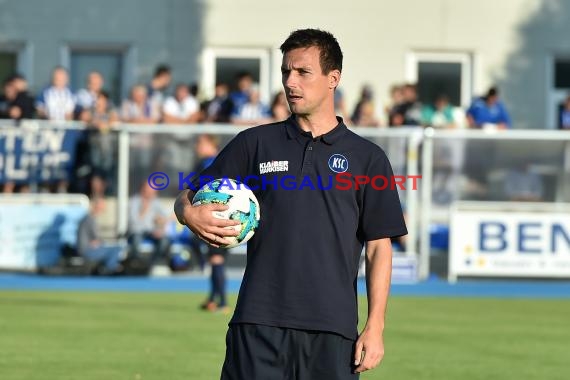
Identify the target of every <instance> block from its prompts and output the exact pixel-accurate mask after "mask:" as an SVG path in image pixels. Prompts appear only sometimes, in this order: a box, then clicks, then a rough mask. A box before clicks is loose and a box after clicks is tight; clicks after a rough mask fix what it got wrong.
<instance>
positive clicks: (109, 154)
mask: <svg viewBox="0 0 570 380" xmlns="http://www.w3.org/2000/svg"><path fill="white" fill-rule="evenodd" d="M83 114H84V115H85V116H84V118H85V120H86V122H87V125H88V131H89V156H90V159H89V162H90V165H91V169H92V173H91V180H90V187H91V196H92V197H103V196H104V195H105V193H106V190H107V188H108V187H109V184H111V183H113V179H114V174H115V163H116V161H117V160H116V156H117V141H116V138H115V135H113V134H112V133H111V126H112V125H113V124H114V123H116V122H117V121H119V115H118V114H117V111H116V110H115V109H114V108H113V106H112V104H111V101H110V99H109V94H108V93H107V92H106V91H100V92H99V94H98V95H97V100H96V101H95V104H93V108H92V110H91V111H90V112H87V111H83Z"/></svg>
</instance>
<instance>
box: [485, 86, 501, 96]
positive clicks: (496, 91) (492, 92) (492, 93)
mask: <svg viewBox="0 0 570 380" xmlns="http://www.w3.org/2000/svg"><path fill="white" fill-rule="evenodd" d="M493 96H499V89H498V88H497V87H491V88H490V89H489V91H487V94H486V95H485V98H487V99H489V98H491V97H493Z"/></svg>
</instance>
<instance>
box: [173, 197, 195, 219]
mask: <svg viewBox="0 0 570 380" xmlns="http://www.w3.org/2000/svg"><path fill="white" fill-rule="evenodd" d="M192 198H194V192H193V191H191V190H189V189H186V190H184V191H182V192H181V193H180V194H178V197H177V198H176V201H175V202H174V214H176V219H178V222H180V224H184V225H187V221H186V220H185V218H184V207H186V206H187V205H189V204H190V200H191V199H192Z"/></svg>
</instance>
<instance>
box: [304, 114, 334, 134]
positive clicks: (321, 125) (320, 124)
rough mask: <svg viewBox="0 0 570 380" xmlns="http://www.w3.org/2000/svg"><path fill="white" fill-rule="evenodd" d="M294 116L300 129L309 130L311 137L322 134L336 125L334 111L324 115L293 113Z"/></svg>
mask: <svg viewBox="0 0 570 380" xmlns="http://www.w3.org/2000/svg"><path fill="white" fill-rule="evenodd" d="M295 118H296V119H297V123H299V126H300V127H301V129H302V130H304V131H307V132H311V134H312V135H313V137H317V136H322V135H324V134H326V133H328V132H330V131H332V130H333V129H334V128H335V127H336V126H337V125H338V120H337V118H336V115H335V114H334V112H332V113H327V114H326V115H295Z"/></svg>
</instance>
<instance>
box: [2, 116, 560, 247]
mask: <svg viewBox="0 0 570 380" xmlns="http://www.w3.org/2000/svg"><path fill="white" fill-rule="evenodd" d="M352 129H353V130H354V131H355V132H356V133H358V134H360V135H362V136H363V137H365V138H368V139H370V140H371V141H373V142H375V143H376V144H378V145H380V146H381V147H382V148H383V149H384V150H385V151H386V153H387V154H388V156H389V158H390V160H391V162H392V165H393V169H394V173H395V174H396V175H403V176H409V175H416V174H419V175H421V176H422V178H421V180H420V181H418V187H417V188H416V189H411V188H410V187H408V188H406V189H405V190H404V189H402V188H400V189H399V193H400V196H401V201H402V205H403V207H404V210H405V213H406V217H407V223H408V226H409V230H410V235H409V236H408V238H407V240H406V241H405V242H404V244H403V247H404V249H405V251H406V252H407V254H408V255H411V256H413V255H416V254H418V253H420V254H421V256H422V257H424V258H425V257H429V254H430V247H431V245H430V235H429V231H430V228H432V227H433V225H434V224H447V223H448V221H449V220H448V218H449V209H450V206H451V205H452V204H453V203H454V202H455V201H508V202H549V203H568V202H570V136H569V135H568V134H567V132H565V131H518V130H511V131H497V130H495V131H490V130H445V131H443V130H434V129H419V128H414V127H404V128H399V129H376V128H358V127H353V128H352ZM241 130H243V127H239V126H234V125H228V124H200V125H169V126H166V125H160V124H156V125H144V126H143V125H132V124H118V125H115V126H113V127H111V128H110V130H109V131H108V133H106V134H104V135H103V136H101V135H100V134H97V135H96V136H97V137H96V139H94V140H92V139H93V135H92V134H91V131H90V129H89V128H86V127H85V125H84V124H82V123H80V122H67V123H66V122H60V123H55V124H54V123H53V122H47V121H39V120H27V121H23V122H21V123H20V125H19V126H17V127H15V126H9V125H6V124H5V123H4V122H2V123H0V183H2V184H3V186H4V189H6V187H7V185H8V187H9V186H14V188H19V189H20V190H22V191H28V192H29V191H34V190H35V191H44V192H45V191H49V190H58V189H59V190H61V191H63V189H65V190H66V191H70V192H76V193H84V194H87V195H90V196H91V197H94V196H96V197H99V194H97V189H95V190H96V191H94V189H93V187H97V186H100V188H99V190H98V191H100V192H101V194H103V195H104V196H105V197H107V198H112V199H116V200H117V203H116V204H117V214H116V215H117V220H116V224H115V230H116V233H117V235H121V234H124V233H125V232H126V231H127V229H128V226H129V199H131V198H132V197H133V196H134V195H135V194H136V193H137V192H138V191H139V190H140V188H141V185H143V184H145V183H148V179H149V176H151V174H153V173H156V172H160V173H163V174H164V175H166V176H167V177H168V178H169V180H170V183H169V185H168V186H167V187H165V188H164V189H161V191H159V192H158V194H157V195H158V197H159V198H162V199H170V200H171V199H173V198H174V197H175V196H176V194H177V193H178V192H179V191H180V189H181V187H182V186H183V185H184V183H180V182H181V180H182V182H183V179H184V177H185V176H186V175H187V174H189V173H191V172H196V171H199V170H200V164H201V163H202V162H203V161H204V160H207V159H209V158H211V157H213V156H215V154H216V153H217V152H218V151H219V150H220V149H221V148H222V147H223V146H224V145H225V144H226V143H227V142H228V141H229V140H230V139H231V138H232V137H233V136H234V135H235V134H237V133H238V132H239V131H241ZM94 146H95V147H96V149H94ZM102 167H104V168H105V169H107V171H106V172H102V169H101V168H102ZM98 182H99V183H98ZM94 194H97V195H94Z"/></svg>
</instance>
